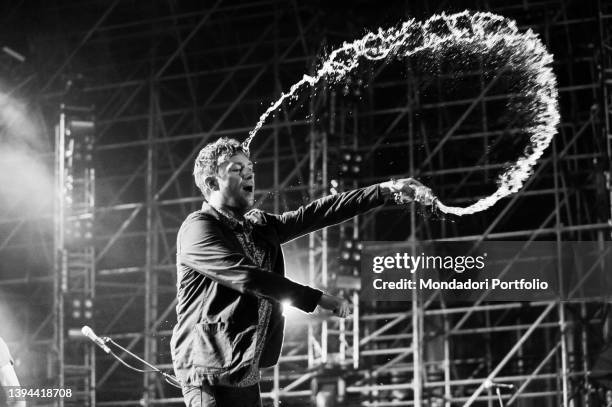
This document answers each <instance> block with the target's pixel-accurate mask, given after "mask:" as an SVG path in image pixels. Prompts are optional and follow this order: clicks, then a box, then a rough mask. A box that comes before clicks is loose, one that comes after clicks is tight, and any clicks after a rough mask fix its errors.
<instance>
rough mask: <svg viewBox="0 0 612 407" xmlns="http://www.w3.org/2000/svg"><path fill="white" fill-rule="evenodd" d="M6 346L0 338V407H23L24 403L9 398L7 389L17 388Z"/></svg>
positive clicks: (17, 384) (11, 361) (17, 383)
mask: <svg viewBox="0 0 612 407" xmlns="http://www.w3.org/2000/svg"><path fill="white" fill-rule="evenodd" d="M13 364H14V363H13V358H11V354H10V352H9V349H8V346H6V343H5V342H4V340H2V338H0V406H10V407H25V401H23V400H20V401H17V400H15V399H14V398H9V397H10V394H9V392H8V387H19V380H18V379H17V375H16V374H15V369H14V368H13Z"/></svg>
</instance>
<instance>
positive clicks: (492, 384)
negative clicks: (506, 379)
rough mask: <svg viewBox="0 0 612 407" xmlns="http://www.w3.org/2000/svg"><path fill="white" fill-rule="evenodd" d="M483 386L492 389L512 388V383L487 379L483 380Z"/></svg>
mask: <svg viewBox="0 0 612 407" xmlns="http://www.w3.org/2000/svg"><path fill="white" fill-rule="evenodd" d="M484 388H485V389H486V390H489V389H494V388H499V389H514V385H513V384H509V383H497V382H494V381H492V380H490V379H487V380H485V381H484Z"/></svg>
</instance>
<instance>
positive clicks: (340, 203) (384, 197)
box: [247, 178, 432, 243]
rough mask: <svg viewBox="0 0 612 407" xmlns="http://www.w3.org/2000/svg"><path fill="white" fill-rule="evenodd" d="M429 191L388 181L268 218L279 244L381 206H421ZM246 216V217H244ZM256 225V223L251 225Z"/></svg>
mask: <svg viewBox="0 0 612 407" xmlns="http://www.w3.org/2000/svg"><path fill="white" fill-rule="evenodd" d="M431 197H432V194H431V190H430V189H429V188H427V187H425V186H424V185H423V184H421V183H420V182H419V181H416V180H414V179H412V178H404V179H400V180H392V181H387V182H383V183H380V184H375V185H371V186H369V187H366V188H360V189H355V190H353V191H348V192H343V193H341V194H337V195H329V196H326V197H324V198H321V199H317V200H316V201H313V202H311V203H309V204H308V205H305V206H302V207H300V208H298V209H297V210H295V211H291V212H285V213H283V214H282V215H272V216H270V222H272V224H273V225H274V227H275V228H276V231H277V233H278V236H279V238H280V240H281V242H282V243H285V242H288V241H290V240H293V239H295V238H297V237H300V236H303V235H305V234H307V233H310V232H313V231H315V230H319V229H321V228H324V227H327V226H331V225H335V224H338V223H340V222H343V221H345V220H347V219H350V218H352V217H354V216H357V215H359V214H362V213H365V212H367V211H369V210H370V209H373V208H376V207H378V206H381V205H383V204H384V203H385V202H389V201H395V202H396V203H408V202H412V201H417V202H419V203H422V204H424V205H429V204H431V202H432V198H431ZM247 216H248V215H247ZM255 223H257V222H255Z"/></svg>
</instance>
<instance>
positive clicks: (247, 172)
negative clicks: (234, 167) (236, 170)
mask: <svg viewBox="0 0 612 407" xmlns="http://www.w3.org/2000/svg"><path fill="white" fill-rule="evenodd" d="M253 175H254V173H253V169H252V168H245V169H243V170H242V178H245V179H251V178H253Z"/></svg>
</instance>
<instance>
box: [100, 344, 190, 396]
mask: <svg viewBox="0 0 612 407" xmlns="http://www.w3.org/2000/svg"><path fill="white" fill-rule="evenodd" d="M101 339H102V340H103V341H104V343H111V344H113V345H115V346H116V347H117V348H119V349H121V350H122V351H123V352H125V353H127V354H128V355H130V356H131V357H133V358H134V359H136V360H138V361H139V362H141V363H142V364H144V365H145V366H147V367H149V368H151V370H152V372H154V373H158V374H160V375H162V376H163V377H164V379H165V380H166V382H168V383H169V384H171V385H172V386H174V387H178V388H179V389H180V388H181V383H180V382H179V381H178V379H177V378H176V377H174V376H173V375H171V374H168V373H166V372H163V371H162V370H161V369H159V368H158V367H157V366H154V365H152V364H150V363H149V362H147V361H146V360H144V359H142V358H141V357H139V356H138V355H135V354H134V353H132V352H130V351H129V350H127V349H126V348H124V347H123V346H121V345H119V344H118V343H117V342H115V341H113V340H112V339H111V338H109V337H108V336H103V337H101ZM110 354H111V355H113V357H115V358H116V359H117V360H118V361H119V362H121V363H122V364H125V365H127V364H126V363H125V362H124V361H123V360H122V359H121V358H120V357H119V356H117V355H115V353H114V352H113V351H112V350H111V353H110ZM128 366H129V365H128ZM129 367H131V366H129Z"/></svg>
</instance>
